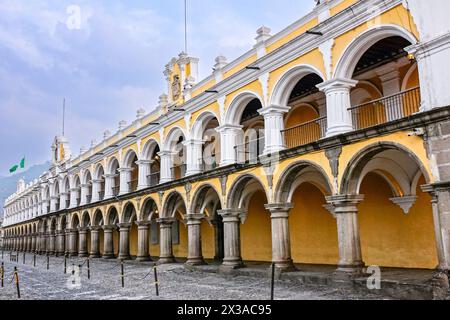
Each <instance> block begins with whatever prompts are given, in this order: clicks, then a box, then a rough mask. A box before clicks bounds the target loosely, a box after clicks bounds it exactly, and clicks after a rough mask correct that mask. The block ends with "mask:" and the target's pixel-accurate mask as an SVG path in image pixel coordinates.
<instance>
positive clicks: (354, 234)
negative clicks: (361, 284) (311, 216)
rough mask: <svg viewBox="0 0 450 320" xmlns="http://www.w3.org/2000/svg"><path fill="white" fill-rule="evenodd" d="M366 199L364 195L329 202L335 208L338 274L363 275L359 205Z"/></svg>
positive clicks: (337, 197)
mask: <svg viewBox="0 0 450 320" xmlns="http://www.w3.org/2000/svg"><path fill="white" fill-rule="evenodd" d="M363 199H364V196H362V195H349V196H345V195H344V196H341V195H339V196H331V197H327V202H328V203H329V204H330V205H332V206H333V207H334V213H335V215H336V221H337V229H338V242H339V263H338V269H337V271H338V272H345V273H357V274H358V273H361V272H362V269H363V267H364V262H363V261H362V254H361V243H360V236H359V225H358V208H357V205H358V203H360V202H361V201H362V200H363Z"/></svg>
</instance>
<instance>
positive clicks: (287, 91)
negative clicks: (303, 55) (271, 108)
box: [270, 64, 326, 106]
mask: <svg viewBox="0 0 450 320" xmlns="http://www.w3.org/2000/svg"><path fill="white" fill-rule="evenodd" d="M308 74H316V75H318V76H319V77H320V78H322V80H324V79H326V78H325V76H324V75H323V74H322V72H321V71H320V70H319V69H317V68H316V67H314V66H311V65H306V64H301V65H297V66H294V67H292V68H290V69H289V70H287V71H286V72H285V73H283V74H282V75H281V76H280V78H279V79H278V81H277V83H276V84H275V86H274V88H273V90H272V94H271V97H270V105H276V106H287V105H288V101H289V97H290V95H291V92H292V90H293V89H294V88H295V86H296V85H297V83H298V82H299V81H300V80H301V79H302V78H303V77H305V76H307V75H308Z"/></svg>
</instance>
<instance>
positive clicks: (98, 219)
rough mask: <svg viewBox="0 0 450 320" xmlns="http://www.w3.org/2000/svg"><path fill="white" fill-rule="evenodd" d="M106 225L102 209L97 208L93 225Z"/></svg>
mask: <svg viewBox="0 0 450 320" xmlns="http://www.w3.org/2000/svg"><path fill="white" fill-rule="evenodd" d="M103 225H105V223H104V218H103V213H102V210H100V209H97V210H95V212H94V215H93V217H92V226H95V227H101V226H103Z"/></svg>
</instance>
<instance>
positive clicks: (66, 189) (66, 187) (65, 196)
mask: <svg viewBox="0 0 450 320" xmlns="http://www.w3.org/2000/svg"><path fill="white" fill-rule="evenodd" d="M62 185H63V192H62V193H61V198H60V199H61V200H60V206H61V207H62V206H63V205H65V207H64V208H65V209H67V208H69V207H70V181H69V177H67V176H66V177H65V178H64V180H63V184H62ZM62 201H65V202H62Z"/></svg>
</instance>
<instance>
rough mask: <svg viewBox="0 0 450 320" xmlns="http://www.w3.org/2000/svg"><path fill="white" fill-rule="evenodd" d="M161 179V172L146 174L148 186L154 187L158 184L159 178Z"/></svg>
mask: <svg viewBox="0 0 450 320" xmlns="http://www.w3.org/2000/svg"><path fill="white" fill-rule="evenodd" d="M160 179H161V173H159V172H155V173H152V174H150V175H148V176H147V183H148V186H149V187H154V186H157V185H158V184H159V180H160Z"/></svg>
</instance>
